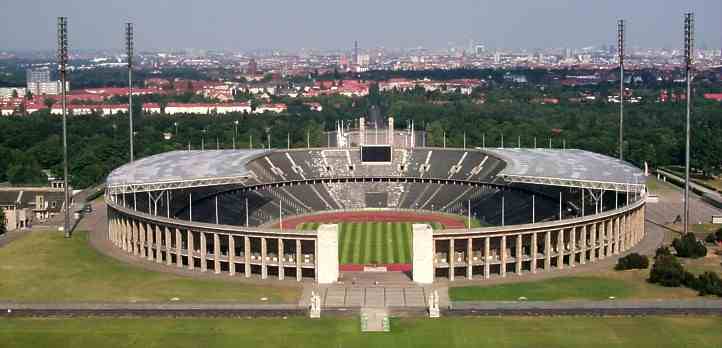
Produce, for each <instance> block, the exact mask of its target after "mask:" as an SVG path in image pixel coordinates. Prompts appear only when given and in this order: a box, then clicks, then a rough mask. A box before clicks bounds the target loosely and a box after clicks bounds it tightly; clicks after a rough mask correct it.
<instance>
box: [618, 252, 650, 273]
mask: <svg viewBox="0 0 722 348" xmlns="http://www.w3.org/2000/svg"><path fill="white" fill-rule="evenodd" d="M647 267H649V258H647V256H646V255H640V254H638V253H631V254H629V255H627V256H624V257H621V258H619V261H617V265H616V266H614V269H616V270H618V271H623V270H628V269H647Z"/></svg>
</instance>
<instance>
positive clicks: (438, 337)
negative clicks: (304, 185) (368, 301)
mask: <svg viewBox="0 0 722 348" xmlns="http://www.w3.org/2000/svg"><path fill="white" fill-rule="evenodd" d="M720 327H722V318H721V317H715V316H710V317H654V316H651V317H604V318H599V317H480V318H473V317H459V318H450V317H446V318H441V319H437V320H430V319H425V318H419V319H410V318H404V319H393V320H392V321H391V332H390V333H373V334H368V333H367V334H363V333H361V332H360V330H359V321H358V319H354V318H338V317H335V318H332V317H325V318H323V319H320V320H310V319H307V318H300V317H292V318H288V319H281V318H274V319H263V318H262V319H239V318H234V319H210V318H62V319H34V318H27V319H0V342H2V345H3V346H7V347H77V348H82V347H314V348H321V347H364V348H365V347H408V348H418V347H555V348H556V347H585V348H595V347H600V348H602V347H603V348H613V347H675V348H676V347H696V348H704V347H720V344H722V330H720V329H719V328H720Z"/></svg>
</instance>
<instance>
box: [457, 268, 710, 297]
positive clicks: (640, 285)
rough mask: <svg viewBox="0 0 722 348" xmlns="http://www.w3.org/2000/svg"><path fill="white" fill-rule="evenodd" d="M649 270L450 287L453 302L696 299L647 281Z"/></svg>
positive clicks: (681, 290)
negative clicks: (521, 298)
mask: <svg viewBox="0 0 722 348" xmlns="http://www.w3.org/2000/svg"><path fill="white" fill-rule="evenodd" d="M648 277H649V271H648V270H630V271H602V272H596V273H595V274H593V275H592V274H589V275H583V276H570V277H559V278H552V279H546V280H540V281H530V282H519V283H508V284H498V285H490V286H466V287H455V288H449V296H450V298H451V299H452V300H453V301H516V300H518V299H519V297H526V298H527V299H528V300H529V301H573V300H604V299H608V298H609V297H610V296H614V297H615V298H618V299H674V298H696V297H698V296H697V292H696V291H693V290H690V289H687V288H667V287H663V286H659V285H655V284H651V283H649V282H647V278H648Z"/></svg>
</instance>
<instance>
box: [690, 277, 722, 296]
mask: <svg viewBox="0 0 722 348" xmlns="http://www.w3.org/2000/svg"><path fill="white" fill-rule="evenodd" d="M690 287H691V288H692V289H695V290H697V291H699V295H700V296H706V295H717V296H720V297H722V279H720V277H719V275H717V273H715V272H704V273H702V274H700V275H699V276H698V277H697V279H695V280H694V281H693V282H692V284H691V285H690Z"/></svg>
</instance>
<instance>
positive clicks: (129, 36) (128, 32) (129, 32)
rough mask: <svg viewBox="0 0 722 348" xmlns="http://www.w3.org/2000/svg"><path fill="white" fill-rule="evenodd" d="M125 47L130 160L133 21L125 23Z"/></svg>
mask: <svg viewBox="0 0 722 348" xmlns="http://www.w3.org/2000/svg"><path fill="white" fill-rule="evenodd" d="M125 49H126V54H127V55H128V123H129V127H130V133H129V136H128V137H129V138H130V162H131V163H132V162H133V160H134V156H133V153H134V151H133V137H134V134H133V133H134V132H133V23H125Z"/></svg>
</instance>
